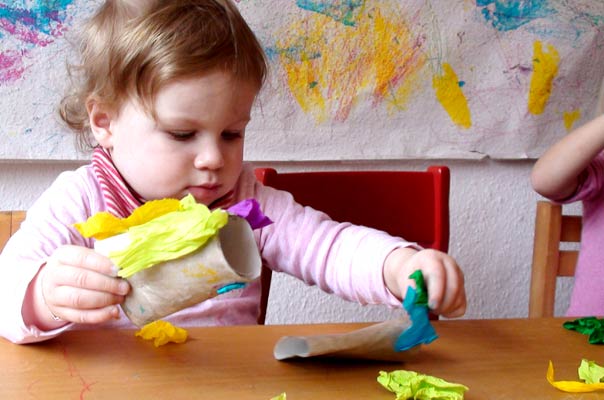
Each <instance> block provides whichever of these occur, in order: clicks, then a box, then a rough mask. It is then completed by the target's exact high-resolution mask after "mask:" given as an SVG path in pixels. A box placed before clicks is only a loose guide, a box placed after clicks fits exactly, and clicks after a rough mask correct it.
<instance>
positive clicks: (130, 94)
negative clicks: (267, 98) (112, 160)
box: [59, 0, 268, 150]
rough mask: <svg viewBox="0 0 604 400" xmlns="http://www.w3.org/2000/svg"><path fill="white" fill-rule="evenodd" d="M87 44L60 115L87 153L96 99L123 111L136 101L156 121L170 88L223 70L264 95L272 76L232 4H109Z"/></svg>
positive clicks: (148, 0)
mask: <svg viewBox="0 0 604 400" xmlns="http://www.w3.org/2000/svg"><path fill="white" fill-rule="evenodd" d="M80 43H81V44H80V48H79V56H80V62H79V63H78V64H77V65H70V66H69V74H70V78H71V88H70V91H69V93H68V94H67V95H66V96H65V97H64V98H63V99H62V101H61V104H60V110H59V113H60V115H61V118H62V119H63V121H64V122H65V123H66V124H67V126H69V127H70V128H71V129H72V130H74V131H75V132H76V134H77V142H78V147H79V148H80V149H81V150H90V149H91V148H93V147H95V145H96V144H95V143H94V139H93V138H92V135H91V132H90V124H89V118H88V110H87V108H88V105H89V104H90V101H91V100H94V101H95V102H98V103H101V104H103V105H104V106H106V107H108V108H110V109H113V110H115V111H118V110H119V108H120V106H121V105H122V104H123V102H124V101H125V100H127V99H132V100H135V101H138V102H139V103H140V104H141V105H142V106H143V107H144V108H145V110H147V112H149V113H150V115H152V116H155V112H154V109H153V104H154V100H155V96H156V95H157V93H158V91H159V90H160V89H161V88H162V87H163V86H165V85H166V84H167V83H169V82H171V81H174V80H177V79H182V78H187V77H194V76H200V75H203V74H204V73H208V72H211V71H214V70H216V69H219V70H223V71H225V72H229V73H231V74H232V76H233V77H234V78H235V79H237V80H240V81H243V82H246V83H252V84H255V85H256V86H257V88H258V90H260V88H261V87H262V84H263V83H264V80H265V78H266V74H267V70H268V67H267V63H266V58H265V55H264V52H263V50H262V47H261V46H260V43H259V42H258V40H257V39H256V36H255V35H254V33H253V32H252V30H251V29H250V27H249V26H248V25H247V23H246V22H245V20H244V19H243V17H242V16H241V14H240V13H239V10H238V9H237V7H236V6H235V5H234V4H233V3H232V2H231V1H230V0H107V1H106V2H105V3H104V4H103V5H102V6H101V7H100V8H99V10H98V11H97V12H96V13H95V14H94V15H93V16H92V17H91V18H90V19H89V20H88V22H87V23H86V25H85V26H84V29H83V31H82V38H81V42H80Z"/></svg>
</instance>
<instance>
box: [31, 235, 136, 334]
mask: <svg viewBox="0 0 604 400" xmlns="http://www.w3.org/2000/svg"><path fill="white" fill-rule="evenodd" d="M116 273H117V270H116V267H115V266H114V265H113V263H112V262H111V260H109V259H108V258H107V257H105V256H103V255H101V254H99V253H97V252H95V251H94V250H92V249H88V248H86V247H80V246H63V247H59V248H58V249H57V250H55V252H54V253H53V255H52V256H51V257H50V258H49V260H48V262H47V263H46V265H45V266H44V267H43V268H42V269H41V271H40V273H39V274H38V276H37V278H36V282H35V290H34V299H35V300H34V304H35V306H34V307H36V309H35V313H36V314H37V317H38V318H37V319H38V320H39V321H41V322H42V325H46V326H53V325H55V326H56V325H58V322H59V321H55V320H53V318H52V317H53V315H54V316H56V317H58V318H60V320H61V321H66V322H76V323H82V324H95V323H101V322H105V321H108V320H110V319H115V318H119V309H118V307H117V305H118V304H120V303H121V302H122V301H123V300H124V296H125V295H126V294H128V292H129V290H130V285H129V284H128V282H127V281H125V280H123V279H121V278H117V277H116ZM44 322H47V323H46V324H45V323H44ZM64 323H65V322H63V323H62V324H64Z"/></svg>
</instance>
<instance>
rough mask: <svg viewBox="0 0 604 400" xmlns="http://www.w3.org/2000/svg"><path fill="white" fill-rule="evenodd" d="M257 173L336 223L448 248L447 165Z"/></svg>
mask: <svg viewBox="0 0 604 400" xmlns="http://www.w3.org/2000/svg"><path fill="white" fill-rule="evenodd" d="M256 177H257V178H258V180H259V181H260V182H262V183H263V184H265V185H267V186H272V187H274V188H277V189H282V190H286V191H288V192H290V193H291V194H292V195H293V196H294V198H295V199H296V201H297V202H298V203H300V204H303V205H306V206H311V207H313V208H315V209H317V210H321V211H323V212H325V213H327V214H328V215H329V216H330V217H331V218H332V219H334V220H336V221H342V222H352V223H354V224H357V225H365V226H369V227H372V228H376V229H379V230H382V231H385V232H388V233H389V234H391V235H394V236H400V237H403V238H405V239H406V240H409V241H412V242H418V243H419V244H420V245H422V246H423V247H427V248H432V249H437V250H441V251H444V252H446V251H447V250H448V248H449V185H450V173H449V168H448V167H445V166H431V167H429V168H428V169H427V171H330V172H296V173H281V174H280V173H278V172H277V171H276V170H274V169H272V168H258V169H256Z"/></svg>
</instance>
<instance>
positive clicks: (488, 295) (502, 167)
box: [0, 159, 579, 324]
mask: <svg viewBox="0 0 604 400" xmlns="http://www.w3.org/2000/svg"><path fill="white" fill-rule="evenodd" d="M430 164H445V165H448V166H449V167H450V169H451V199H450V208H451V240H450V253H451V255H453V256H454V257H455V258H456V259H457V261H458V262H459V264H460V265H461V267H462V269H463V270H464V272H465V276H466V289H467V294H468V299H469V304H468V311H467V314H466V317H465V318H511V317H526V316H527V313H528V291H529V280H530V265H531V257H532V245H533V224H534V212H535V202H536V201H537V200H538V199H539V196H538V195H536V194H535V193H534V192H533V191H532V189H531V187H530V184H529V174H530V169H531V167H532V165H533V161H531V160H521V161H495V160H488V159H487V160H481V161H474V160H421V161H420V160H417V161H413V160H407V161H392V162H379V163H368V162H357V163H353V162H346V163H267V164H262V165H263V166H273V167H275V168H277V169H278V170H281V171H288V170H316V169H355V168H357V169H361V168H363V169H409V170H423V169H425V168H426V167H427V166H428V165H430ZM258 165H260V164H258ZM77 166H78V164H77V163H70V162H50V163H48V162H33V163H29V162H27V163H22V162H21V163H10V162H0V210H11V209H27V208H28V207H29V205H31V204H32V202H33V201H34V200H35V199H36V197H37V196H38V195H39V194H40V193H41V192H42V191H43V190H44V189H45V188H46V187H47V186H48V185H50V183H51V182H52V181H53V180H54V178H55V177H56V176H57V175H58V174H59V173H60V172H61V171H63V170H66V169H74V168H76V167H77ZM572 210H574V211H575V212H577V213H578V212H579V208H578V207H573V208H572ZM571 284H572V279H570V278H569V279H566V280H565V282H562V283H561V284H559V287H558V299H557V300H558V301H557V305H556V312H557V314H562V313H563V312H564V310H565V308H566V306H567V304H568V298H569V292H570V287H571ZM401 312H402V311H400V310H395V311H393V310H390V309H387V308H385V307H382V306H366V307H362V306H359V305H356V304H352V303H348V302H345V301H341V300H339V299H337V298H335V297H334V296H328V295H325V294H323V293H322V292H320V291H319V290H317V289H316V288H313V287H306V286H305V285H304V284H301V283H300V282H299V281H297V280H295V279H293V278H291V277H289V276H282V274H273V284H272V287H271V295H270V299H269V309H268V315H267V323H270V324H277V323H305V322H327V321H378V320H382V319H385V318H388V317H391V316H395V315H399V313H401Z"/></svg>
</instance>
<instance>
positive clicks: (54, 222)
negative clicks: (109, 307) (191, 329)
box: [0, 165, 414, 343]
mask: <svg viewBox="0 0 604 400" xmlns="http://www.w3.org/2000/svg"><path fill="white" fill-rule="evenodd" d="M248 198H255V199H256V200H257V201H258V202H259V204H260V206H261V209H262V211H263V212H264V214H265V215H267V216H268V217H269V218H270V219H271V220H272V221H273V222H274V223H273V224H271V225H269V226H267V227H265V228H262V229H259V230H256V231H254V236H255V239H256V243H257V244H258V248H259V250H260V253H261V255H262V258H263V260H264V261H265V263H266V264H267V266H268V267H269V268H271V269H272V270H274V271H278V272H285V273H287V274H290V275H293V276H295V277H297V278H299V279H301V280H303V281H304V282H306V283H307V284H308V285H317V286H319V287H320V288H321V289H322V290H324V291H325V292H328V293H334V294H336V295H337V296H340V297H342V298H344V299H346V300H350V301H355V302H358V303H361V304H386V305H390V306H392V307H396V306H399V307H400V301H399V300H398V299H396V297H394V296H393V295H392V294H391V293H390V292H389V290H388V289H387V288H386V286H385V284H384V281H383V276H382V270H383V264H384V261H385V259H386V257H387V255H388V254H389V253H390V252H391V251H392V250H394V249H396V248H398V247H407V246H414V244H413V243H409V242H407V241H405V240H403V239H401V238H397V237H391V236H389V235H387V234H385V233H383V232H380V231H377V230H374V229H370V228H367V227H361V226H356V225H352V224H350V223H338V222H335V221H333V220H331V219H330V218H329V217H328V216H327V215H325V214H324V213H322V212H318V211H316V210H314V209H312V208H310V207H303V206H301V205H300V204H298V203H296V202H295V201H294V200H293V197H292V196H291V194H289V193H287V192H284V191H280V190H275V189H273V188H270V187H267V186H263V185H262V184H261V183H259V182H258V181H257V180H256V178H255V176H254V173H253V170H252V168H251V167H250V166H249V165H246V166H245V167H244V170H243V172H242V174H241V176H240V178H239V181H238V183H237V186H236V188H235V202H237V201H241V200H244V199H248ZM106 208H107V207H106V205H105V202H104V200H103V195H102V192H101V188H100V185H99V182H98V181H97V179H96V177H95V174H94V172H93V170H92V168H91V166H90V165H87V166H83V167H81V168H79V169H77V170H76V171H69V172H64V173H62V174H61V175H59V177H58V178H57V179H56V181H55V182H54V183H53V184H52V185H51V186H50V187H49V188H48V189H47V190H46V191H45V192H44V193H43V194H42V195H41V197H40V198H39V199H38V200H37V201H36V202H35V204H34V205H33V206H32V207H31V208H30V209H29V210H28V212H27V217H26V219H25V221H24V222H23V224H22V225H21V228H20V229H19V231H18V232H16V233H15V234H14V235H13V237H12V238H11V239H10V241H9V242H8V243H7V245H6V247H5V249H4V251H3V252H2V254H0V268H1V270H2V279H1V280H0V321H2V324H0V335H1V336H3V337H4V338H6V339H8V340H10V341H12V342H15V343H30V342H37V341H42V340H47V339H50V338H52V337H55V336H57V335H59V334H60V333H61V332H63V331H65V330H69V329H90V328H94V329H101V328H135V326H134V325H133V324H132V323H131V322H130V321H129V320H128V319H127V317H126V316H125V315H124V314H123V313H122V314H121V315H120V318H119V319H118V320H114V321H110V322H107V323H103V324H99V325H83V324H82V325H80V324H68V325H67V326H64V327H62V328H59V329H56V330H53V331H42V330H40V329H38V328H37V327H36V326H28V325H26V324H25V322H24V319H26V318H24V312H26V311H25V310H27V309H28V307H25V305H26V304H25V302H26V301H29V300H28V298H27V296H26V291H27V288H28V285H29V284H30V283H31V281H32V280H33V278H34V277H35V275H36V274H37V272H38V270H39V269H40V267H41V266H43V265H44V264H45V262H46V260H47V258H48V257H49V256H50V255H51V254H52V253H53V251H54V250H55V249H56V248H57V247H59V246H61V245H64V244H73V245H80V246H85V247H89V248H93V247H94V239H88V238H84V237H82V236H81V235H80V234H79V233H78V231H77V230H76V229H75V228H74V227H73V224H74V223H76V222H82V221H85V220H86V219H88V218H89V217H90V216H92V215H93V214H96V213H97V212H100V211H106ZM259 301H260V284H259V281H255V282H253V283H252V284H250V285H248V286H246V287H245V288H244V289H241V290H235V291H231V292H228V293H225V294H223V295H220V296H217V297H215V298H213V299H210V300H207V301H204V302H202V303H200V304H198V305H196V306H193V307H189V308H187V309H184V310H181V311H179V312H177V313H175V314H172V315H171V316H169V317H166V318H164V319H165V320H167V321H170V322H172V323H174V324H176V325H179V326H184V327H187V326H210V325H235V324H255V323H256V320H257V317H258V306H259Z"/></svg>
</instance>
